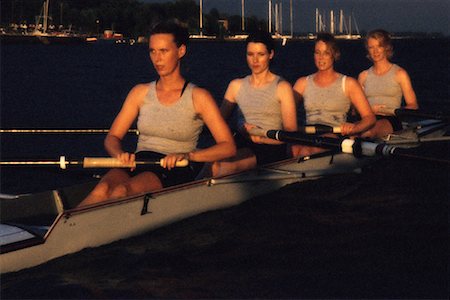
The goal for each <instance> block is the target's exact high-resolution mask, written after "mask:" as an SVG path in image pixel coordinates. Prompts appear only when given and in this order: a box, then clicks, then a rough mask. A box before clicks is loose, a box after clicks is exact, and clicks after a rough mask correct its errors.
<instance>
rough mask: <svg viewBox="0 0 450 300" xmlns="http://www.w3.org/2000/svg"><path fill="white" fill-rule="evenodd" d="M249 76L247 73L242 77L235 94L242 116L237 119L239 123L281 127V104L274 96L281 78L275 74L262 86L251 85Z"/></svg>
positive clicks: (265, 127)
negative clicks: (274, 76)
mask: <svg viewBox="0 0 450 300" xmlns="http://www.w3.org/2000/svg"><path fill="white" fill-rule="evenodd" d="M250 78H251V76H250V75H249V76H246V77H244V78H243V79H242V84H241V86H240V88H239V91H238V93H237V95H236V103H237V104H238V106H239V109H240V110H241V113H242V115H243V118H244V119H242V118H241V119H240V120H239V121H238V123H239V125H240V126H242V125H243V123H244V122H247V123H250V124H253V125H256V126H259V127H261V128H264V129H283V122H282V119H281V105H280V101H279V100H278V98H277V96H276V93H277V86H278V83H279V82H280V80H281V78H280V77H279V76H276V78H275V79H274V80H273V81H272V82H270V83H268V84H266V85H264V86H262V87H253V86H252V85H251V84H250Z"/></svg>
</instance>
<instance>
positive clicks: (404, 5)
mask: <svg viewBox="0 0 450 300" xmlns="http://www.w3.org/2000/svg"><path fill="white" fill-rule="evenodd" d="M141 1H145V2H171V1H174V0H141ZM276 1H277V0H272V3H275V2H276ZM278 1H279V2H282V7H283V20H284V21H285V22H284V25H283V28H284V29H285V30H287V31H288V30H289V28H290V27H289V26H290V25H289V3H290V0H278ZM196 2H197V3H199V2H200V0H196ZM292 2H293V11H294V30H295V31H299V32H313V31H314V28H315V9H316V8H318V9H319V10H321V11H325V12H326V14H327V18H328V17H329V11H330V10H331V9H333V10H334V11H335V13H337V12H338V11H339V9H343V10H344V14H350V13H351V12H352V11H353V15H354V17H355V19H356V24H357V25H358V28H359V30H360V31H363V30H365V31H369V30H371V29H375V28H384V29H386V30H388V31H391V32H405V31H415V32H442V33H443V34H445V35H450V26H449V21H448V20H449V14H450V1H449V0H292ZM212 8H217V9H218V10H219V11H220V12H226V13H228V14H230V15H231V14H236V15H240V14H241V0H203V10H204V12H209V11H210V10H211V9H212ZM267 14H268V0H245V15H246V16H252V15H255V16H258V17H259V18H267ZM286 33H289V32H286Z"/></svg>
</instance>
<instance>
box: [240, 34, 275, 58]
mask: <svg viewBox="0 0 450 300" xmlns="http://www.w3.org/2000/svg"><path fill="white" fill-rule="evenodd" d="M249 43H262V44H264V45H265V46H266V48H267V51H268V52H269V53H270V52H272V50H275V42H274V40H273V38H272V35H271V34H270V33H268V32H267V31H264V30H257V31H255V32H252V33H250V34H249V36H248V37H247V39H246V40H245V45H246V46H247V45H248V44H249Z"/></svg>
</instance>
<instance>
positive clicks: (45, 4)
mask: <svg viewBox="0 0 450 300" xmlns="http://www.w3.org/2000/svg"><path fill="white" fill-rule="evenodd" d="M48 2H49V0H46V1H44V24H43V25H44V28H43V33H46V32H47V28H48Z"/></svg>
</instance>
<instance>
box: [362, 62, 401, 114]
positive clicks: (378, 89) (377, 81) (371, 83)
mask: <svg viewBox="0 0 450 300" xmlns="http://www.w3.org/2000/svg"><path fill="white" fill-rule="evenodd" d="M398 69H399V66H398V65H396V64H393V65H392V67H391V69H390V70H389V71H388V72H387V73H386V74H383V75H376V74H375V73H374V71H373V67H371V68H370V69H368V70H367V78H366V82H365V83H364V93H365V94H366V97H367V100H369V103H370V105H386V108H388V109H396V108H399V107H400V106H401V104H402V95H403V93H402V88H401V87H400V84H398V83H397V82H396V81H395V74H396V73H397V70H398Z"/></svg>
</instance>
